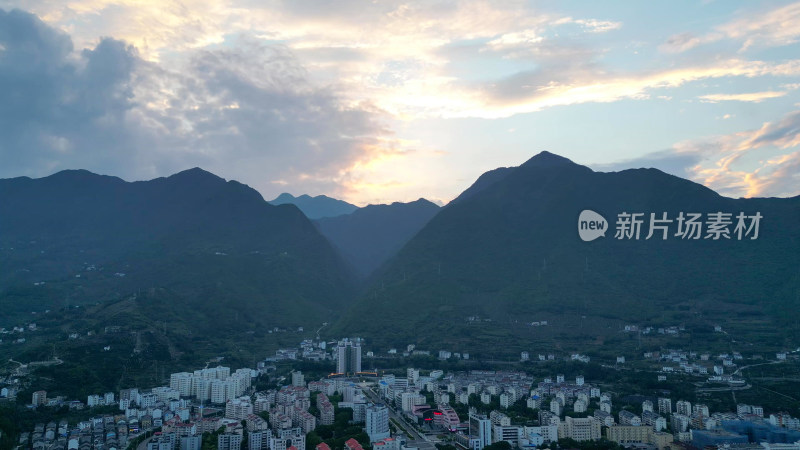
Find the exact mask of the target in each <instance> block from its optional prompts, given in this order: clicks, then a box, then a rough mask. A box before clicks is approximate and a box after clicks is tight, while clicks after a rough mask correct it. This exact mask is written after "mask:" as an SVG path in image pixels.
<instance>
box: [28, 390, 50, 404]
mask: <svg viewBox="0 0 800 450" xmlns="http://www.w3.org/2000/svg"><path fill="white" fill-rule="evenodd" d="M31 404H32V405H33V406H39V405H44V404H47V391H36V392H34V393H33V395H32V396H31Z"/></svg>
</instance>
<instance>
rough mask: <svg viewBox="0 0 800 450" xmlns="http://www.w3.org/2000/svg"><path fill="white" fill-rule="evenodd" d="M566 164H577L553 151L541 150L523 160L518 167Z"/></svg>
mask: <svg viewBox="0 0 800 450" xmlns="http://www.w3.org/2000/svg"><path fill="white" fill-rule="evenodd" d="M566 165H577V164H575V163H574V162H572V160H570V159H569V158H565V157H563V156H560V155H556V154H555V153H550V152H548V151H547V150H543V151H541V152H539V153H538V154H536V155H535V156H534V157H532V158H531V159H529V160H527V161H525V162H524V163H523V164H522V166H520V167H556V166H566Z"/></svg>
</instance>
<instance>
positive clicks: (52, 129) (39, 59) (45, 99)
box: [0, 10, 137, 176]
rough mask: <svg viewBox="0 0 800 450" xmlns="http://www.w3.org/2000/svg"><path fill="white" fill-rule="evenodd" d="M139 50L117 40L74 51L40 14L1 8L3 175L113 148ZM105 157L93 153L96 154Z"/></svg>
mask: <svg viewBox="0 0 800 450" xmlns="http://www.w3.org/2000/svg"><path fill="white" fill-rule="evenodd" d="M136 60H137V58H136V55H135V51H134V50H133V49H132V48H130V47H127V46H126V45H125V44H124V43H122V42H120V41H116V40H113V39H104V40H102V41H101V42H100V43H99V44H98V45H97V47H96V48H95V49H93V50H85V51H83V52H82V53H81V54H79V55H75V54H73V48H72V42H71V40H70V38H69V36H67V35H65V34H63V33H60V32H58V31H56V30H54V29H52V28H50V27H48V26H47V25H45V24H44V23H42V22H41V21H40V20H39V19H38V18H37V17H36V16H34V15H32V14H29V13H26V12H23V11H19V10H13V11H10V12H5V11H2V10H0V133H1V134H2V136H0V158H1V159H2V164H0V166H1V167H0V175H3V176H11V175H21V174H37V172H39V171H41V170H48V169H50V168H56V167H59V166H60V164H61V161H63V160H64V159H66V158H68V159H70V160H71V161H72V162H73V163H74V164H75V165H76V166H78V165H81V164H85V163H88V162H89V161H88V159H89V158H87V157H88V156H89V155H87V154H85V152H82V151H78V150H77V149H80V148H87V147H92V148H100V147H110V146H111V145H112V144H115V143H116V141H118V137H119V134H118V131H120V130H119V127H120V125H121V121H122V119H123V117H124V115H125V113H126V111H128V110H129V109H130V108H131V107H132V106H133V103H132V101H131V96H132V94H131V89H130V85H129V82H130V79H131V73H132V70H133V68H134V66H135V64H136ZM102 156H103V155H99V154H95V155H91V157H90V158H91V159H95V158H97V157H100V158H101V159H102Z"/></svg>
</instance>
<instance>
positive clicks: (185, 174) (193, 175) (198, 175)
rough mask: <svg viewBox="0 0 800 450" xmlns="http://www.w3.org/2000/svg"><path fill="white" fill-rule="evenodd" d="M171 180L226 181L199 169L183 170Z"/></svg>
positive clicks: (172, 176)
mask: <svg viewBox="0 0 800 450" xmlns="http://www.w3.org/2000/svg"><path fill="white" fill-rule="evenodd" d="M167 178H170V179H186V180H205V179H208V180H212V179H213V180H221V181H225V179H224V178H222V177H220V176H217V175H214V174H213V173H211V172H209V171H207V170H203V169H201V168H199V167H193V168H191V169H186V170H182V171H180V172H178V173H176V174H173V175H170V176H169V177H167Z"/></svg>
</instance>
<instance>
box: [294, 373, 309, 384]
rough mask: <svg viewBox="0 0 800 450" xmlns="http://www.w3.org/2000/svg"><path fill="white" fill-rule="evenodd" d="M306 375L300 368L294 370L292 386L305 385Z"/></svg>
mask: <svg viewBox="0 0 800 450" xmlns="http://www.w3.org/2000/svg"><path fill="white" fill-rule="evenodd" d="M305 385H306V377H305V376H303V372H300V371H299V370H294V371H292V386H305Z"/></svg>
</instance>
